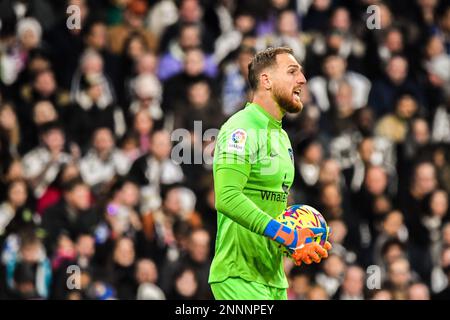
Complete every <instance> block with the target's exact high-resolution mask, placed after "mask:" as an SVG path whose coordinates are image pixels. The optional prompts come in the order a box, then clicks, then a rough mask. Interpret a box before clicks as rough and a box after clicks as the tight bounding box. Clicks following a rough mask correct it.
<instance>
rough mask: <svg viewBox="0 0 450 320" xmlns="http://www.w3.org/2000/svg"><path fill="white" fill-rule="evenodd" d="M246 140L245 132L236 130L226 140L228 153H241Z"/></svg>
mask: <svg viewBox="0 0 450 320" xmlns="http://www.w3.org/2000/svg"><path fill="white" fill-rule="evenodd" d="M246 140H247V132H245V130H243V129H236V130H234V131H233V132H232V133H231V136H230V138H229V139H228V144H227V145H228V151H232V152H240V153H243V152H244V150H245V141H246Z"/></svg>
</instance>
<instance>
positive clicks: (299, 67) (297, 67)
mask: <svg viewBox="0 0 450 320" xmlns="http://www.w3.org/2000/svg"><path fill="white" fill-rule="evenodd" d="M289 68H295V69H300V71H303V68H302V67H301V66H299V65H297V64H290V65H289V66H288V69H289Z"/></svg>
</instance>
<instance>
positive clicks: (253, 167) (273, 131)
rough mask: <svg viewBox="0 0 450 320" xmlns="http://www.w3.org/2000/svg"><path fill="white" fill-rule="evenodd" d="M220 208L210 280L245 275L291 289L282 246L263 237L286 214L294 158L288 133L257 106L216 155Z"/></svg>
mask: <svg viewBox="0 0 450 320" xmlns="http://www.w3.org/2000/svg"><path fill="white" fill-rule="evenodd" d="M213 171H214V188H215V194H216V209H217V227H218V228H217V236H216V248H215V256H214V259H213V262H212V265H211V271H210V275H209V282H210V283H214V282H222V281H224V280H225V279H227V278H228V277H241V278H243V279H245V280H247V281H255V282H258V283H261V284H264V285H268V286H273V287H277V288H287V287H288V284H287V280H286V275H285V274H284V269H283V255H282V251H281V250H280V248H279V246H280V245H279V244H278V243H276V242H275V241H272V240H270V239H269V238H267V237H265V236H263V233H264V229H265V227H266V226H267V224H268V223H269V221H270V220H271V219H272V218H275V217H277V216H278V215H279V214H280V213H282V212H283V211H284V210H285V208H286V204H287V197H288V193H289V189H290V187H291V184H292V182H293V179H294V158H293V151H292V147H291V143H290V141H289V137H288V135H287V134H286V132H285V131H284V130H283V129H282V127H281V121H277V120H276V119H275V118H273V117H272V116H271V115H270V114H269V113H268V112H267V111H266V110H264V109H263V108H262V107H261V106H259V105H257V104H255V103H248V104H247V105H246V107H245V108H244V109H243V110H241V111H239V112H237V113H236V114H234V115H233V116H232V117H231V118H230V119H229V120H228V121H227V122H226V123H225V124H224V125H223V126H222V127H221V129H220V132H219V135H218V137H217V142H216V146H215V151H214V163H213Z"/></svg>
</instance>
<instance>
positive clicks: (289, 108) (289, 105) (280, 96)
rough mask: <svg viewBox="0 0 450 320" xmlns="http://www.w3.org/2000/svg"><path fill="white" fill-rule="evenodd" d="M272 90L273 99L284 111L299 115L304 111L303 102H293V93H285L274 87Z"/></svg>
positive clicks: (285, 91)
mask: <svg viewBox="0 0 450 320" xmlns="http://www.w3.org/2000/svg"><path fill="white" fill-rule="evenodd" d="M272 90H273V91H272V97H273V99H274V100H275V102H276V103H277V104H278V105H279V106H280V107H281V108H282V109H283V110H284V111H286V112H289V113H298V112H300V111H302V109H303V103H302V101H301V100H299V102H298V103H296V102H295V101H294V100H293V92H292V91H287V90H284V91H283V90H281V89H279V88H277V87H276V86H274V87H273V89H272Z"/></svg>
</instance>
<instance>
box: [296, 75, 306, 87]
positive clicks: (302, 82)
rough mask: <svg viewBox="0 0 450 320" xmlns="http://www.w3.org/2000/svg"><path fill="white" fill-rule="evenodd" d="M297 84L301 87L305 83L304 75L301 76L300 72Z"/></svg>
mask: <svg viewBox="0 0 450 320" xmlns="http://www.w3.org/2000/svg"><path fill="white" fill-rule="evenodd" d="M297 83H298V84H301V85H303V84H305V83H306V78H305V75H304V74H303V72H300V76H299V77H298V79H297Z"/></svg>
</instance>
